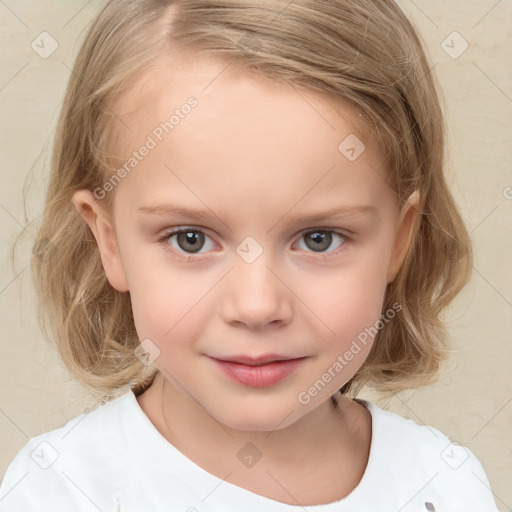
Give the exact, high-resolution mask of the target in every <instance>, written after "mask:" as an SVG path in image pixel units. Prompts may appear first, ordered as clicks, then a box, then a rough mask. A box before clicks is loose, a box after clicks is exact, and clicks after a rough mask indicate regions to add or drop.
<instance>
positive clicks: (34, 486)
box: [0, 393, 135, 512]
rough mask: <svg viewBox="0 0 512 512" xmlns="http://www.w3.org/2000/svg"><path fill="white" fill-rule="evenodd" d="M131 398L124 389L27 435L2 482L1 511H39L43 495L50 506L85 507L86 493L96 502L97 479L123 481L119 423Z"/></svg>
mask: <svg viewBox="0 0 512 512" xmlns="http://www.w3.org/2000/svg"><path fill="white" fill-rule="evenodd" d="M133 400H135V397H134V395H133V394H132V393H126V394H124V395H122V396H121V397H119V398H116V399H114V400H112V401H111V402H108V403H106V404H104V405H101V406H99V407H98V408H96V409H94V410H92V411H90V412H88V413H84V414H81V415H79V416H77V417H75V418H73V419H71V420H70V421H68V422H67V423H66V424H65V425H64V426H62V427H60V428H57V429H55V430H52V431H49V432H45V433H43V434H40V435H38V436H35V437H33V438H31V439H30V440H29V441H28V442H27V443H26V444H25V445H24V446H23V447H22V448H21V450H20V451H19V452H18V453H17V455H16V457H15V458H14V459H13V460H12V462H11V463H10V465H9V467H8V469H7V472H6V474H5V476H4V478H3V480H2V483H1V487H0V503H1V505H2V507H1V508H2V511H6V512H7V511H11V510H13V511H14V510H20V509H25V510H28V509H33V510H36V509H37V510H43V509H44V508H42V501H40V498H41V497H43V496H44V497H45V501H44V502H45V503H48V505H49V506H50V509H51V510H61V509H60V508H59V507H62V510H65V509H66V507H67V509H68V510H69V507H70V506H73V507H80V506H83V507H84V509H87V508H88V507H90V506H91V501H90V500H91V496H97V499H99V500H100V501H101V496H100V494H101V492H102V489H101V487H102V485H101V481H102V479H103V482H107V481H109V480H110V481H112V478H113V477H112V475H115V479H122V476H123V474H124V473H125V472H126V468H127V465H129V452H130V451H129V450H128V449H127V448H128V447H127V437H126V436H125V435H124V432H125V429H124V425H126V424H127V423H126V421H129V417H130V415H132V414H133V405H134V404H132V403H131V402H132V401H133ZM32 507H34V508H32ZM44 510H46V509H44Z"/></svg>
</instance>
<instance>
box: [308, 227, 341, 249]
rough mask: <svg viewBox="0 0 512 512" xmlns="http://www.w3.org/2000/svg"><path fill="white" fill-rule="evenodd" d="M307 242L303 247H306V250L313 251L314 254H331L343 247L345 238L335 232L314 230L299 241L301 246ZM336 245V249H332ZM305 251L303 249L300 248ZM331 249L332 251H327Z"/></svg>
mask: <svg viewBox="0 0 512 512" xmlns="http://www.w3.org/2000/svg"><path fill="white" fill-rule="evenodd" d="M303 240H304V241H305V243H304V244H303V245H305V246H306V250H308V249H309V250H312V251H313V252H331V251H334V250H336V249H338V248H339V247H341V246H342V245H343V243H344V242H345V238H344V237H343V236H342V235H341V234H340V233H336V232H334V231H323V230H314V231H308V232H307V233H304V234H303V235H302V236H301V238H300V239H299V245H300V243H301V242H302V241H303ZM333 244H334V247H332V246H333ZM299 248H300V249H303V247H299ZM327 249H330V251H327Z"/></svg>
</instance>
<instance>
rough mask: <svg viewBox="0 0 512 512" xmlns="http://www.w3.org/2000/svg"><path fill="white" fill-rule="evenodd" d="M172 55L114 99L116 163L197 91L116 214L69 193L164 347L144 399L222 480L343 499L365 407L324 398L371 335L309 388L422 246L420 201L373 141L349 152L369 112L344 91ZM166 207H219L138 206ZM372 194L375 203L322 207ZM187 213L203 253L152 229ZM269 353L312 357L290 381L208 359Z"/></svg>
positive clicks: (179, 443)
mask: <svg viewBox="0 0 512 512" xmlns="http://www.w3.org/2000/svg"><path fill="white" fill-rule="evenodd" d="M173 58H174V60H173V61H171V60H170V58H167V60H164V59H161V60H160V61H159V62H158V63H157V65H156V66H155V67H154V69H153V70H152V71H151V72H146V74H145V75H144V76H143V77H141V78H140V79H139V80H138V81H137V83H135V84H134V85H133V86H132V88H131V89H130V91H129V92H128V93H126V94H125V95H124V96H123V97H122V98H120V99H119V101H118V102H117V103H116V105H115V107H114V108H115V111H116V112H117V114H118V116H119V118H120V119H121V120H122V122H123V124H121V123H120V124H119V126H118V130H119V134H120V137H119V140H121V141H123V142H122V144H120V145H118V146H117V147H116V154H118V155H119V157H120V159H119V162H120V164H119V166H121V165H122V164H123V162H124V160H123V159H124V157H125V156H126V157H129V156H130V154H131V152H132V151H133V150H134V149H136V148H138V147H140V146H141V145H142V144H143V143H144V141H145V140H146V137H147V136H148V135H149V134H151V133H152V130H154V128H155V126H157V125H158V124H159V123H160V122H162V121H164V120H167V119H168V118H169V115H170V113H171V112H172V111H173V110H174V109H175V108H177V107H179V106H180V105H182V104H183V103H185V102H186V100H187V98H189V97H190V96H194V97H195V98H196V99H197V100H198V106H197V107H196V108H195V109H193V110H192V111H191V113H190V114H189V115H188V116H185V117H184V118H183V119H181V120H180V123H179V125H177V126H176V127H175V128H174V130H173V131H172V133H170V134H169V135H167V136H165V137H164V138H163V140H162V141H161V142H160V143H159V144H158V145H157V147H156V148H154V149H152V150H151V152H150V153H149V154H148V155H147V156H146V157H145V158H144V159H143V160H142V161H141V162H140V163H138V165H137V166H136V168H135V169H134V170H133V171H132V172H131V173H130V174H129V175H127V176H126V177H125V178H124V179H123V180H122V181H121V182H120V183H119V184H118V185H117V186H116V187H115V190H114V191H113V192H110V193H113V194H114V204H113V211H112V212H107V211H106V210H105V208H104V204H103V203H102V201H101V200H98V199H96V198H95V197H94V196H93V194H92V193H91V191H88V190H80V191H77V192H76V193H75V194H74V195H73V203H74V205H75V207H76V208H77V210H78V211H79V212H80V213H81V215H82V216H83V218H84V220H85V221H86V222H87V223H88V224H89V226H90V228H91V230H92V232H93V234H94V236H95V238H96V240H97V243H98V247H99V250H100V253H101V258H102V262H103V266H104V269H105V272H106V275H107V277H108V280H109V282H110V284H111V285H112V286H113V287H114V288H115V289H117V290H119V291H120V292H128V291H129V292H130V297H131V301H132V307H133V313H134V319H135V325H136V329H137V333H138V335H139V338H140V339H141V340H143V339H146V338H148V339H150V340H151V342H152V343H153V344H154V345H155V346H156V347H158V349H159V350H160V355H159V357H158V358H157V359H156V360H155V361H154V364H155V365H156V366H157V367H158V368H159V369H160V371H161V373H160V374H159V375H158V377H157V378H156V380H155V382H154V383H153V385H152V386H151V387H150V389H149V390H147V391H146V392H145V393H144V394H143V395H141V396H139V397H138V402H139V404H140V406H141V408H142V410H143V411H144V412H145V413H146V414H147V416H148V417H149V419H150V420H151V421H152V422H153V424H154V425H155V427H156V428H157V429H158V430H159V431H160V433H161V434H162V435H163V436H164V437H165V438H166V439H167V440H168V441H169V442H170V443H172V444H173V445H174V446H176V447H177V448H178V449H179V450H180V451H182V452H183V453H184V454H185V455H186V456H187V457H189V458H190V459H191V460H193V461H194V462H195V463H196V464H198V465H200V466H201V467H203V468H204V469H205V470H207V471H209V472H210V473H212V474H214V475H216V476H218V477H219V478H225V477H226V475H227V474H228V473H230V476H229V477H228V478H227V481H229V482H231V483H233V484H236V485H239V486H241V487H244V488H246V489H249V490H250V491H252V492H255V493H258V494H261V495H264V496H267V497H269V498H272V499H275V500H278V501H282V502H285V503H290V504H297V503H300V504H302V505H314V504H320V503H328V502H331V501H335V500H339V499H341V498H342V497H344V496H346V495H348V494H349V493H350V492H351V491H352V490H353V489H354V487H355V486H356V485H357V484H358V482H359V481H360V479H361V477H362V475H363V473H364V470H365V467H366V464H367V459H368V452H369V447H370V442H371V417H370V414H369V412H368V411H367V410H366V408H364V407H363V406H362V405H360V404H358V403H357V402H355V401H352V400H350V399H349V398H347V397H342V398H340V399H339V401H338V407H337V408H336V409H335V408H333V407H332V405H331V403H330V400H329V397H330V396H331V395H332V394H333V393H335V392H336V391H337V390H338V389H339V388H340V387H342V386H343V385H344V384H345V383H346V382H347V381H348V380H349V379H350V378H351V377H352V376H353V375H354V374H355V373H356V371H357V370H358V369H359V368H360V367H361V365H362V364H363V363H364V360H365V358H366V356H367V354H368V352H369V350H370V348H371V343H368V344H367V346H366V347H364V346H362V347H361V348H362V350H361V351H360V352H359V353H358V354H357V355H356V356H354V358H353V359H352V360H351V361H350V362H348V364H347V365H345V366H344V367H343V369H342V371H339V372H336V373H335V378H333V379H332V380H331V381H330V382H329V383H328V384H326V386H325V388H324V389H323V390H322V391H321V392H319V393H318V395H317V396H315V397H312V398H311V400H310V401H309V403H307V404H303V403H300V402H299V400H298V395H299V393H301V392H304V391H307V390H308V388H310V386H311V385H312V384H313V383H314V382H315V381H317V380H318V379H319V378H320V377H321V376H322V374H323V373H324V372H325V371H326V369H327V368H329V367H332V365H333V363H334V362H335V361H336V360H337V357H338V355H340V354H343V353H344V352H345V351H346V350H347V349H348V348H349V346H350V343H351V342H352V340H354V339H355V338H356V337H357V335H358V334H359V333H360V332H362V331H363V330H364V329H365V328H366V327H369V326H371V325H373V324H374V323H375V322H376V321H377V320H378V318H379V316H380V315H381V313H382V304H383V300H384V295H385V291H386V286H387V284H388V283H389V282H391V281H392V280H393V279H394V277H395V276H396V274H397V272H398V270H399V268H400V265H401V263H402V261H403V259H404V257H405V255H406V252H407V249H408V247H409V245H410V243H411V237H412V232H413V225H414V221H415V217H416V215H417V204H418V197H417V196H416V195H413V196H411V198H409V200H408V202H407V203H406V204H405V205H404V207H403V208H402V209H401V210H400V209H399V207H398V201H397V197H396V195H395V193H394V192H393V191H392V190H390V189H389V188H388V186H387V185H386V182H385V179H384V176H385V170H384V169H383V165H382V161H381V155H380V153H379V151H378V150H377V149H376V148H375V147H374V145H373V144H372V142H371V141H370V140H364V141H363V142H364V143H365V145H366V149H365V151H364V152H363V153H362V154H361V155H360V156H359V157H358V158H357V159H356V160H354V161H349V160H348V159H347V158H346V157H345V156H344V155H343V154H342V153H341V152H340V151H339V150H338V145H339V144H340V142H341V141H343V140H344V139H345V138H346V137H347V136H348V135H349V134H351V133H355V127H356V126H357V123H358V122H360V118H359V117H358V115H357V114H355V113H354V112H353V111H352V110H350V109H349V108H348V107H347V106H346V105H343V104H342V103H341V102H337V103H335V104H334V103H333V102H332V100H330V101H329V100H328V99H327V98H326V97H323V96H322V95H320V94H319V93H316V92H311V91H304V90H299V89H298V88H297V87H291V86H289V85H286V84H280V83H277V82H274V81H270V80H268V79H266V78H263V77H261V76H257V75H254V74H249V73H248V72H244V73H240V72H238V73H237V72H235V71H234V70H232V68H230V67H228V68H226V65H225V64H223V63H221V62H219V61H215V60H213V59H212V58H198V57H197V56H195V57H194V58H188V59H183V60H182V61H180V62H178V58H177V57H173ZM215 77H216V78H215ZM214 78H215V80H213V79H214ZM212 80H213V81H212ZM125 126H126V127H128V128H129V129H128V128H126V127H125ZM158 203H172V204H174V205H178V206H186V207H188V208H192V209H199V210H206V212H207V213H208V214H209V217H208V218H207V219H196V218H193V217H190V216H188V215H179V216H178V215H176V214H171V215H157V214H150V213H147V212H141V211H139V208H140V207H142V206H151V205H155V204H158ZM360 205H370V206H371V207H373V208H374V209H373V210H371V211H369V212H366V213H360V212H359V213H353V212H352V213H346V212H345V213H343V214H340V215H337V216H330V217H328V218H326V219H324V220H312V219H311V216H312V215H313V214H317V213H325V212H326V211H327V210H330V209H332V208H338V207H353V206H360ZM180 226H181V227H183V226H186V227H190V228H195V229H196V231H197V229H199V228H200V229H201V230H202V231H203V232H204V233H205V234H206V235H207V237H205V244H204V245H203V246H202V248H201V252H199V253H188V254H187V252H186V250H184V249H183V242H182V246H181V247H180V246H179V245H178V241H177V236H174V237H172V238H167V239H166V240H164V241H163V242H162V241H158V239H160V238H161V237H162V236H163V235H164V234H165V233H166V231H168V230H169V228H174V227H180ZM315 229H317V230H318V229H323V230H331V231H336V232H339V233H340V234H341V235H343V234H345V238H343V237H342V238H338V237H336V235H333V238H332V243H331V245H328V244H327V245H328V248H327V249H325V250H323V252H315V251H314V250H313V249H311V248H310V247H311V244H310V245H306V241H307V237H306V236H305V235H306V232H308V231H309V232H310V231H311V230H315ZM248 236H251V237H253V238H254V239H255V240H256V241H257V243H258V244H259V246H261V248H262V250H263V252H262V254H261V255H260V256H259V257H258V258H257V259H256V260H255V261H254V262H252V263H247V262H246V261H245V260H244V259H242V258H241V257H240V256H239V255H238V254H237V252H236V248H237V247H238V246H239V245H240V244H241V242H242V241H244V239H245V238H246V237H248ZM165 247H167V248H168V249H170V250H166V249H165ZM186 247H187V246H185V249H186ZM172 251H174V252H172ZM179 253H181V254H182V255H183V256H185V257H184V258H183V257H182V258H180V257H179V256H178V254H179ZM187 256H189V257H188V258H187ZM267 353H274V354H275V353H277V354H281V355H286V356H288V357H289V358H293V357H302V356H307V358H306V359H305V360H304V361H303V362H302V363H301V365H300V366H299V367H298V368H297V370H296V371H295V372H294V373H292V374H291V375H290V376H288V377H287V378H286V379H285V380H284V381H282V382H280V383H278V384H276V385H273V386H270V387H264V388H255V387H249V386H244V385H241V384H239V383H235V382H233V381H232V380H230V379H228V378H227V377H226V376H225V375H223V374H222V373H221V372H220V371H219V369H218V368H217V366H216V365H215V363H214V362H213V361H212V360H211V359H210V358H209V357H208V356H230V355H239V354H244V355H253V356H255V355H261V354H267ZM164 382H165V387H164V388H163V386H162V384H163V383H164ZM162 400H163V404H164V411H165V418H166V419H167V424H166V422H165V418H164V416H163V413H162V406H161V404H162ZM172 411H180V413H179V414H173V413H172ZM248 441H250V442H252V443H253V444H254V445H255V446H256V447H257V448H258V450H259V451H260V452H261V454H262V458H261V459H260V461H259V462H258V463H257V464H256V465H254V466H253V467H251V468H247V467H245V466H244V465H243V464H242V463H241V462H240V460H239V459H238V458H237V452H238V451H239V450H240V449H241V448H242V447H243V446H244V445H245V443H246V442H248Z"/></svg>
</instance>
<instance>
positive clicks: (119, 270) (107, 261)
mask: <svg viewBox="0 0 512 512" xmlns="http://www.w3.org/2000/svg"><path fill="white" fill-rule="evenodd" d="M71 201H72V203H73V205H74V206H75V208H76V210H77V211H78V213H79V214H80V215H81V216H82V218H83V219H84V221H85V222H86V223H87V224H88V225H89V227H90V229H91V231H92V233H93V235H94V238H95V239H96V243H97V245H98V249H99V251H100V256H101V262H102V264H103V269H104V270H105V274H106V276H107V279H108V281H109V283H110V284H111V285H112V287H113V288H115V289H116V290H117V291H120V292H127V291H129V285H128V280H127V278H126V274H125V270H124V266H123V262H122V259H121V254H120V252H119V246H118V243H117V237H116V233H115V230H114V227H113V225H112V222H111V220H110V218H109V217H108V215H107V212H106V211H105V209H104V208H103V207H102V206H101V205H100V204H99V202H98V200H97V199H96V198H95V197H94V195H93V194H92V192H91V191H90V190H85V189H84V190H78V191H76V192H75V193H74V194H73V196H72V198H71Z"/></svg>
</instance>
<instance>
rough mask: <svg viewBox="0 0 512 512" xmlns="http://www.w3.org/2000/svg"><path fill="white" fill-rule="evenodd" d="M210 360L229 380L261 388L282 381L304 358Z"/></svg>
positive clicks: (265, 357)
mask: <svg viewBox="0 0 512 512" xmlns="http://www.w3.org/2000/svg"><path fill="white" fill-rule="evenodd" d="M210 359H211V360H212V361H214V362H215V364H216V365H217V367H218V368H219V369H220V370H221V371H222V373H223V374H224V375H226V376H227V377H228V378H230V379H231V380H233V381H235V382H238V383H239V384H242V385H244V386H251V387H256V388H262V387H267V386H273V385H275V384H278V383H279V382H281V381H283V380H284V379H285V378H286V377H288V376H289V375H291V374H292V373H293V372H294V371H295V370H296V369H297V367H298V366H300V364H301V362H302V361H304V360H305V359H306V357H297V358H293V359H290V357H289V356H278V355H273V354H269V355H265V356H260V357H250V356H233V357H223V358H222V359H218V358H215V357H210Z"/></svg>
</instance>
